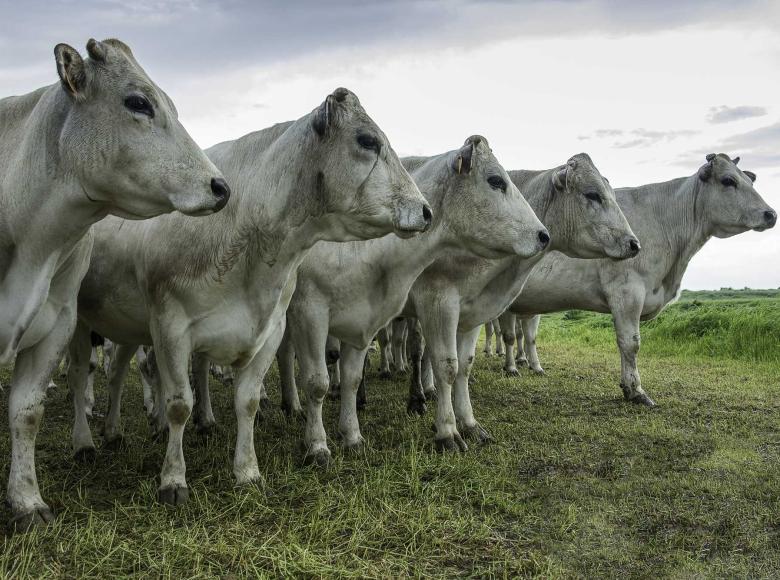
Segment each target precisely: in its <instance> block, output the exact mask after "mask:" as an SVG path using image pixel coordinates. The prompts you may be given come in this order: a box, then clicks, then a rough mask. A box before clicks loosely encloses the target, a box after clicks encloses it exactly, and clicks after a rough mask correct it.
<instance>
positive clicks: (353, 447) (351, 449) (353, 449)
mask: <svg viewBox="0 0 780 580" xmlns="http://www.w3.org/2000/svg"><path fill="white" fill-rule="evenodd" d="M343 446H344V450H345V451H347V452H348V453H362V452H363V450H364V449H365V448H366V440H365V439H363V437H359V438H358V439H356V440H355V441H344V444H343Z"/></svg>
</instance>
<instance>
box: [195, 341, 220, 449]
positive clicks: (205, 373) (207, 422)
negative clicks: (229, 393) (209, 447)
mask: <svg viewBox="0 0 780 580" xmlns="http://www.w3.org/2000/svg"><path fill="white" fill-rule="evenodd" d="M210 364H211V361H209V359H208V357H207V356H206V355H204V354H202V353H195V354H193V355H192V382H193V387H194V388H195V409H194V412H193V421H194V422H195V429H196V430H197V431H198V432H199V433H201V434H204V435H205V434H208V433H210V432H211V431H212V430H213V429H214V427H216V425H217V420H216V419H215V418H214V410H213V409H212V408H211V393H210V392H209V365H210Z"/></svg>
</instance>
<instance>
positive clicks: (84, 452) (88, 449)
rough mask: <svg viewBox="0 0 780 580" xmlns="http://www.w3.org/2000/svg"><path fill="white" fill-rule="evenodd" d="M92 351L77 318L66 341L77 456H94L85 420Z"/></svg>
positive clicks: (89, 431) (88, 457) (75, 454)
mask: <svg viewBox="0 0 780 580" xmlns="http://www.w3.org/2000/svg"><path fill="white" fill-rule="evenodd" d="M91 352H92V343H91V340H90V330H89V327H88V326H86V325H85V324H84V323H81V322H79V323H78V324H77V325H76V329H75V331H74V332H73V336H72V337H71V340H70V344H69V345H68V358H69V363H70V364H69V365H68V387H69V388H70V393H71V396H72V398H73V432H72V433H71V438H72V441H73V456H74V457H75V458H76V459H77V460H89V459H93V458H94V457H95V442H94V441H93V439H92V430H91V429H90V427H89V421H88V420H87V397H86V390H87V381H88V379H87V376H88V374H89V363H90V356H91Z"/></svg>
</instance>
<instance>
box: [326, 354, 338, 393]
mask: <svg viewBox="0 0 780 580" xmlns="http://www.w3.org/2000/svg"><path fill="white" fill-rule="evenodd" d="M339 356H340V355H339ZM328 375H329V376H330V391H329V392H330V398H331V399H338V398H339V395H340V394H341V361H340V360H337V361H336V362H334V363H332V364H330V365H328Z"/></svg>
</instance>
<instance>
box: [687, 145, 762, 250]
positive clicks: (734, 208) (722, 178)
mask: <svg viewBox="0 0 780 580" xmlns="http://www.w3.org/2000/svg"><path fill="white" fill-rule="evenodd" d="M738 162H739V157H737V158H735V159H731V158H729V156H728V155H725V154H723V153H719V154H717V155H715V154H714V153H710V154H709V155H707V163H705V164H704V165H702V166H701V168H699V172H698V176H699V181H700V190H699V192H698V195H697V200H696V205H697V213H701V215H700V217H698V218H697V219H704V220H706V223H707V224H708V225H709V228H710V232H711V233H712V235H714V236H716V237H718V238H728V237H730V236H734V235H736V234H741V233H742V232H746V231H748V230H756V231H759V232H762V231H764V230H766V229H769V228H771V227H774V225H775V223H777V212H776V211H775V210H773V209H772V208H771V207H769V206H768V205H767V203H766V202H765V201H764V200H763V199H762V198H761V196H760V195H759V194H758V192H757V191H756V190H755V188H754V187H753V183H754V182H755V180H756V174H755V173H752V172H750V171H742V170H741V169H739V168H738V167H737V163H738Z"/></svg>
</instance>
